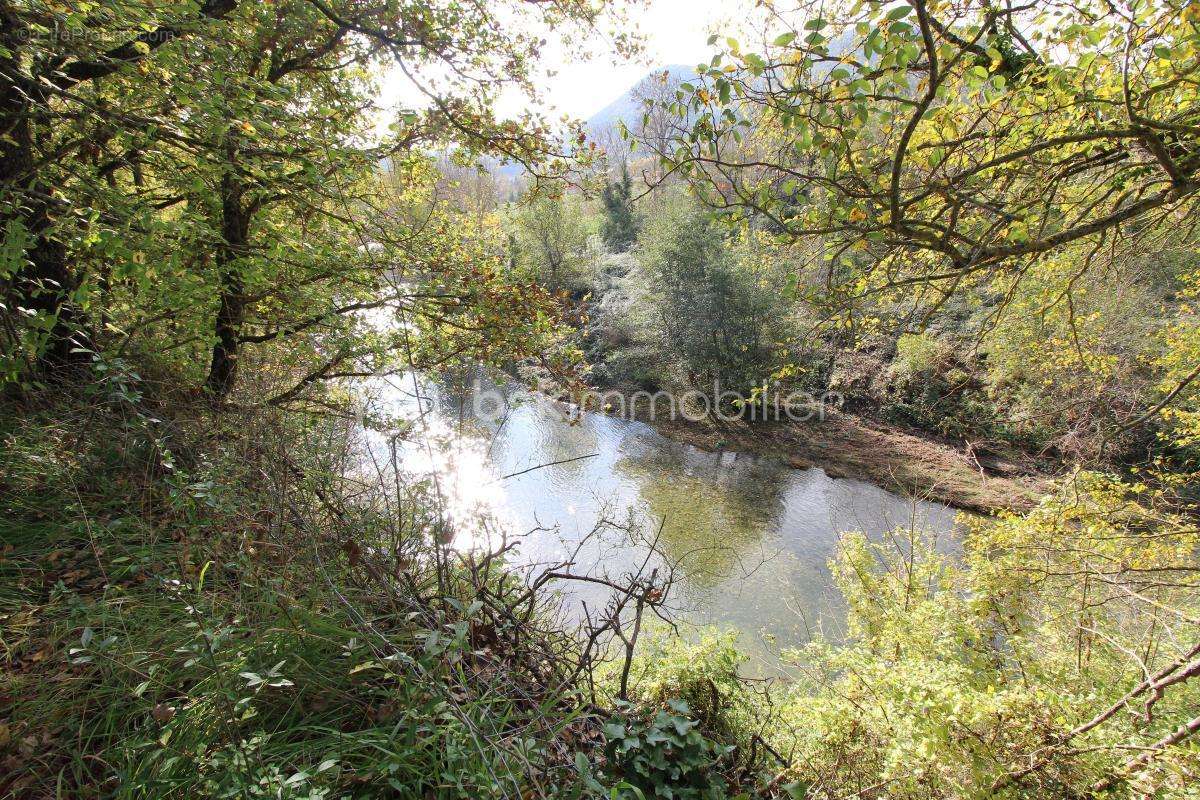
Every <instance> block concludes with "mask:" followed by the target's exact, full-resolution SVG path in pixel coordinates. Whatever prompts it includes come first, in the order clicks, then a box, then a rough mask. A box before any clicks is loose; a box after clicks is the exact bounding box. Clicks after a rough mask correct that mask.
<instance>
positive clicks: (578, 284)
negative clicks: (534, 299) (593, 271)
mask: <svg viewBox="0 0 1200 800" xmlns="http://www.w3.org/2000/svg"><path fill="white" fill-rule="evenodd" d="M506 228H507V229H508V231H509V235H510V237H511V239H510V243H509V248H510V253H509V258H510V262H511V263H512V264H513V265H514V266H515V267H516V268H517V269H518V270H520V273H521V274H522V275H528V276H529V277H530V278H532V279H533V280H535V281H537V282H538V283H539V284H540V285H541V286H544V287H546V288H547V289H549V290H550V291H552V292H562V291H567V292H570V293H572V294H574V295H582V294H584V293H585V292H586V291H588V289H590V288H591V281H590V276H589V275H588V274H587V266H588V264H587V260H586V257H587V240H588V233H589V231H588V225H587V220H586V219H585V217H584V215H583V210H582V208H581V203H580V200H579V198H578V197H577V196H574V195H566V196H559V197H555V196H546V195H539V196H537V197H531V198H527V199H526V200H525V201H523V202H522V203H520V204H519V205H517V206H515V207H514V208H512V209H511V211H510V213H509V214H508V217H507V219H506Z"/></svg>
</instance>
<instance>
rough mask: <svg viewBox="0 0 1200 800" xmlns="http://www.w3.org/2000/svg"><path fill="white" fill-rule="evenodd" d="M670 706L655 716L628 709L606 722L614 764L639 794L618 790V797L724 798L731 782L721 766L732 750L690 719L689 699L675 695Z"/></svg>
mask: <svg viewBox="0 0 1200 800" xmlns="http://www.w3.org/2000/svg"><path fill="white" fill-rule="evenodd" d="M668 707H669V709H670V710H669V711H668V710H660V711H658V712H657V713H655V714H654V715H653V716H652V717H650V718H649V719H638V718H637V717H636V716H633V715H632V714H630V713H629V712H630V711H632V709H630V708H626V709H625V711H626V713H625V714H624V715H622V716H619V717H616V718H614V719H611V720H609V721H608V723H607V724H605V726H604V736H605V752H606V754H607V756H608V760H609V766H610V768H611V769H613V770H615V772H616V774H617V775H618V776H619V777H620V778H622V779H623V780H624V782H626V783H627V784H629V786H630V787H631V788H632V789H634V790H636V791H637V794H634V793H633V792H631V791H629V790H625V791H618V793H617V795H616V796H617V797H635V796H638V797H662V798H668V800H670V799H671V798H679V800H720V798H724V797H725V796H726V794H725V785H724V780H723V779H722V778H721V777H720V774H719V772H718V771H717V770H718V767H719V763H720V761H721V759H722V757H724V756H725V755H726V754H727V753H728V752H729V749H730V748H728V747H721V746H718V745H715V744H713V743H712V742H710V741H709V740H707V739H706V738H705V737H704V736H703V735H702V734H701V733H700V731H699V730H698V729H697V726H696V723H695V722H694V721H692V720H691V719H689V718H688V717H689V714H690V711H689V709H688V705H687V703H685V702H683V701H681V700H672V701H670V702H669V703H668Z"/></svg>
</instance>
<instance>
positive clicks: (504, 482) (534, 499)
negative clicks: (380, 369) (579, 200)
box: [373, 376, 956, 671]
mask: <svg viewBox="0 0 1200 800" xmlns="http://www.w3.org/2000/svg"><path fill="white" fill-rule="evenodd" d="M475 377H476V376H467V378H465V379H460V380H459V381H458V386H457V388H454V386H453V384H449V383H446V382H443V383H440V384H439V383H435V382H431V381H422V382H420V384H419V386H420V393H421V394H423V395H425V396H426V397H427V402H426V404H425V408H426V409H427V412H428V413H426V414H425V415H424V418H423V426H424V427H425V428H426V429H427V430H428V433H429V434H430V435H429V437H428V438H427V439H425V440H423V441H422V442H421V443H417V442H416V441H415V440H414V441H413V442H410V443H409V444H407V445H405V446H404V452H403V454H402V455H403V458H404V462H405V466H406V467H407V468H408V469H411V470H413V471H414V472H417V473H420V472H422V471H429V470H435V471H436V472H437V474H438V476H439V481H440V483H441V486H442V490H443V492H444V494H445V495H446V497H447V504H448V507H449V512H450V513H451V515H452V516H454V517H455V521H456V524H457V525H458V530H459V533H458V538H457V539H456V540H455V544H456V545H457V546H462V547H469V546H472V544H475V543H478V539H479V538H480V537H481V536H482V535H483V534H482V533H481V532H482V531H484V530H494V529H505V530H508V531H510V532H516V533H522V532H526V531H529V532H530V533H529V534H528V535H527V536H525V537H524V539H523V540H522V542H521V545H520V547H519V550H518V554H517V556H516V561H517V563H518V564H526V565H532V564H537V563H549V562H554V561H557V560H559V559H562V558H564V557H565V556H567V555H568V554H569V553H571V552H572V550H573V549H574V548H576V547H577V546H579V543H580V542H581V541H582V540H586V541H585V543H584V546H583V547H582V549H581V550H580V552H579V554H578V556H577V559H576V571H579V572H584V571H596V570H603V571H606V572H607V573H609V574H611V575H619V574H622V573H623V572H627V571H631V570H635V569H636V568H637V567H638V566H639V565H640V564H641V563H642V561H643V560H644V559H645V558H646V555H647V550H646V548H645V546H644V545H643V544H641V543H640V541H639V540H637V539H636V538H631V537H630V535H629V534H627V533H625V532H624V531H621V530H615V531H614V532H613V534H611V535H609V536H607V537H596V538H591V539H588V538H587V537H588V534H589V533H590V532H591V531H592V530H593V529H594V528H595V527H596V526H597V524H598V523H600V522H601V520H613V521H618V522H620V523H622V526H629V525H632V526H633V527H634V528H635V529H639V530H641V531H642V535H648V534H654V533H655V532H658V531H660V530H661V538H660V540H659V546H660V549H661V550H662V551H663V553H664V554H665V556H666V557H667V558H668V559H669V560H671V561H673V562H678V563H679V565H680V567H681V573H682V574H681V576H680V580H679V581H678V582H677V583H676V585H675V587H674V589H673V590H672V598H673V602H672V605H673V606H674V607H675V609H676V613H677V616H678V618H679V620H680V621H681V623H682V624H683V625H684V626H685V627H686V626H691V625H715V626H717V627H721V628H732V629H735V630H736V631H738V632H739V638H740V644H741V645H742V646H743V647H744V648H745V649H746V651H747V652H749V653H750V654H751V656H752V659H754V661H756V662H757V664H756V665H754V666H752V669H754V670H756V671H769V670H770V669H771V668H772V665H773V664H775V663H776V662H777V655H776V654H777V651H778V649H779V648H783V647H792V646H797V645H801V644H803V643H804V642H806V641H808V640H809V639H810V638H812V636H813V634H814V633H816V632H818V631H820V632H822V633H824V635H826V636H830V637H833V638H836V637H837V636H838V635H839V634H840V630H841V627H842V625H843V622H844V616H845V611H844V608H843V606H842V603H841V601H840V598H839V596H838V594H837V592H836V589H835V588H834V587H833V582H832V577H831V575H830V572H829V567H828V563H829V560H830V559H831V558H832V557H833V556H834V554H835V551H836V547H837V542H838V537H839V535H840V534H841V533H843V532H846V531H855V530H857V531H862V532H864V533H865V534H867V535H868V536H869V537H872V538H879V537H882V536H883V535H884V534H886V533H887V532H888V531H890V530H893V529H895V528H898V527H902V528H908V527H910V526H917V527H920V528H923V529H926V530H929V531H931V532H933V533H935V534H937V535H938V536H939V539H941V540H942V542H943V546H945V547H949V548H953V547H954V546H955V545H954V543H955V541H956V513H955V511H954V510H953V509H950V508H948V507H946V506H943V505H940V504H936V503H929V502H924V501H919V500H910V499H908V498H904V497H901V496H898V495H895V494H892V493H890V492H888V491H886V490H884V489H881V488H880V487H878V486H875V485H873V484H871V483H867V482H865V481H859V480H851V479H839V478H831V477H830V476H829V475H827V474H826V473H825V472H824V471H823V470H821V469H819V468H813V469H804V470H799V469H794V468H791V467H788V466H786V465H784V464H782V463H780V462H778V461H775V460H771V459H763V458H758V457H754V456H749V455H745V454H738V453H732V452H715V453H709V452H705V451H702V450H699V449H697V448H694V447H691V446H689V445H685V444H681V443H679V442H675V441H672V440H669V439H666V438H665V437H663V436H661V435H659V434H658V433H657V432H655V431H654V430H653V429H652V428H651V427H649V426H647V425H645V424H643V423H640V422H635V421H629V420H623V419H617V418H614V417H609V416H605V415H601V414H591V413H582V414H581V413H579V412H578V411H577V410H575V409H573V408H570V407H568V406H566V405H564V404H561V403H556V402H554V401H551V400H549V399H547V398H545V397H542V396H540V395H532V394H530V393H528V392H525V391H524V390H520V389H517V388H515V387H513V386H507V385H506V386H495V385H494V384H475V383H473V381H474V380H475ZM413 386H414V384H413V382H412V378H411V376H409V377H408V378H406V379H403V380H392V381H380V382H379V383H378V384H377V385H375V386H374V387H373V388H374V390H375V394H376V403H377V404H378V405H377V407H378V408H379V409H381V410H383V411H385V412H388V413H392V414H398V415H405V416H412V415H413V414H414V412H415V410H416V408H417V405H416V398H415V397H414V396H413V395H414V392H413ZM448 387H450V388H448ZM464 387H466V389H465V391H464ZM481 388H482V389H485V390H489V395H488V396H489V397H490V398H493V399H494V397H495V396H496V395H495V394H494V393H495V392H498V393H500V395H501V396H502V397H503V398H504V403H503V405H504V408H503V409H502V410H500V412H499V413H497V412H498V410H497V409H496V408H494V407H481V406H480V404H479V403H478V402H477V401H478V399H479V397H478V391H479V389H481ZM431 443H432V444H431ZM592 454H594V455H592ZM581 456H590V457H586V458H581ZM504 476H511V477H504ZM484 519H488V520H494V522H495V524H494V525H483V524H482V523H481V521H482V520H484ZM647 532H648V533H647ZM570 592H571V594H570V595H569V597H568V598H567V605H568V607H570V606H571V605H572V603H573V604H575V606H576V607H582V605H583V604H584V603H587V604H589V605H590V607H591V608H595V607H596V606H598V605H600V604H601V603H603V595H602V593H601V592H600V590H598V589H597V590H592V589H589V588H587V587H577V586H574V585H572V587H571V589H570Z"/></svg>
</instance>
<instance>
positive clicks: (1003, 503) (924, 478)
mask: <svg viewBox="0 0 1200 800" xmlns="http://www.w3.org/2000/svg"><path fill="white" fill-rule="evenodd" d="M635 405H636V407H635V408H634V409H632V411H633V416H635V417H636V418H637V419H639V420H641V421H642V422H646V423H648V424H650V425H652V426H653V427H654V428H655V429H656V430H658V431H659V432H660V433H661V434H663V435H664V436H667V437H669V438H671V439H675V440H678V441H681V442H686V443H688V444H691V445H693V446H695V447H699V448H701V449H703V450H710V451H713V450H735V451H739V452H745V453H754V454H757V455H762V456H768V457H775V458H780V459H782V460H784V461H786V462H787V463H788V464H791V465H792V466H794V467H797V468H800V469H806V468H809V467H821V468H822V469H824V470H825V471H826V472H827V473H829V474H830V475H833V476H834V477H839V478H859V479H862V480H868V481H871V482H872V483H875V484H877V485H880V486H883V487H885V488H888V489H891V490H894V491H898V492H900V493H903V494H908V495H912V496H915V497H920V498H923V499H928V500H935V501H938V502H941V503H946V504H947V505H951V506H954V507H956V508H962V509H967V510H970V511H977V512H981V513H991V512H995V511H999V510H1014V511H1019V510H1023V509H1026V508H1029V507H1030V506H1031V505H1032V504H1033V503H1034V502H1036V500H1037V498H1038V497H1039V496H1040V495H1041V494H1043V493H1045V492H1046V491H1047V490H1048V488H1049V484H1050V481H1051V478H1050V476H1049V475H1047V474H1046V473H1044V472H1040V471H1038V469H1037V467H1036V466H1035V465H1033V464H1031V463H1028V460H1025V462H1019V461H1018V460H1017V458H1018V457H1016V456H1014V457H1004V456H1000V455H996V454H991V453H978V452H973V451H972V450H971V449H970V448H968V447H966V446H964V445H962V444H960V443H957V444H956V443H955V442H952V441H949V440H943V439H937V438H935V437H933V436H930V435H926V434H923V433H921V432H919V431H910V430H903V429H901V428H898V427H896V426H893V425H888V424H886V423H882V422H879V421H876V420H871V419H868V418H865V417H860V416H857V415H854V414H848V413H843V412H840V411H836V410H831V409H828V410H826V411H825V413H824V414H823V416H822V418H820V419H818V418H817V417H816V416H815V415H814V417H813V419H811V420H809V421H807V422H792V421H783V422H741V421H737V422H721V421H718V420H703V421H700V422H692V421H688V420H686V419H681V418H677V419H673V420H672V419H670V415H669V413H667V409H665V408H662V409H660V410H659V413H655V414H651V413H650V407H649V404H648V403H639V404H635ZM597 410H598V409H597Z"/></svg>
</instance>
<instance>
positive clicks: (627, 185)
mask: <svg viewBox="0 0 1200 800" xmlns="http://www.w3.org/2000/svg"><path fill="white" fill-rule="evenodd" d="M632 195H633V184H632V181H630V179H629V165H628V164H627V163H625V162H621V177H620V179H619V180H616V181H609V182H608V183H606V184H605V185H604V189H603V190H602V191H601V193H600V200H601V202H602V203H603V205H604V224H603V226H602V227H601V235H602V236H603V237H604V243H605V244H607V245H608V248H609V249H610V250H612V251H613V252H617V253H622V252H624V251H626V250H628V249H629V248H630V247H632V246H633V243H634V242H635V241H637V234H638V223H637V217H636V216H634V211H633V197H632Z"/></svg>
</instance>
